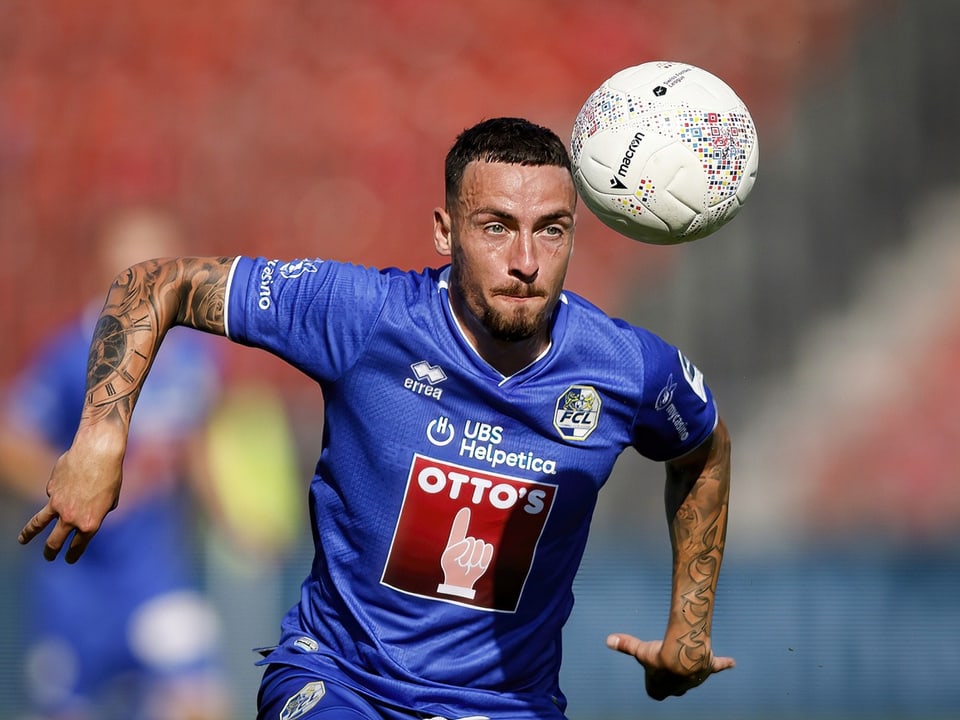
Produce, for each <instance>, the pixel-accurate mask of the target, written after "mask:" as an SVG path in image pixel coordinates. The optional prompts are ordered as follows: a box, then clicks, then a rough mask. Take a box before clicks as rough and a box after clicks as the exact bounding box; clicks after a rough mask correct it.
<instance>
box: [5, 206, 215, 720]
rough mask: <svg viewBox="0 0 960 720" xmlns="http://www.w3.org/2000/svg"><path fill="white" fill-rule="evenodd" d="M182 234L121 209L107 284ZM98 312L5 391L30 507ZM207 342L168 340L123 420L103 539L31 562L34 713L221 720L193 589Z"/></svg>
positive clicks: (169, 221)
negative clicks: (119, 489)
mask: <svg viewBox="0 0 960 720" xmlns="http://www.w3.org/2000/svg"><path fill="white" fill-rule="evenodd" d="M182 240H183V238H182V235H181V229H180V228H179V227H178V225H177V223H176V222H175V220H174V219H173V218H172V217H171V216H169V215H168V214H166V213H164V212H162V211H160V210H157V209H152V208H149V207H130V208H125V209H122V210H119V211H117V212H116V213H115V214H112V215H111V216H110V217H109V218H108V219H107V221H106V222H105V223H104V224H103V226H102V228H101V229H100V231H99V233H98V235H97V237H96V243H95V245H96V246H95V249H94V256H95V257H94V260H95V262H96V263H97V268H98V272H101V273H102V274H103V276H104V278H105V280H104V282H109V280H108V279H106V278H113V277H114V275H115V274H116V272H118V271H119V270H122V269H123V268H125V267H127V266H129V265H130V264H132V263H134V262H138V261H140V260H144V259H148V258H156V257H169V256H171V255H177V254H179V253H181V252H182V251H183V242H182ZM101 307H102V299H100V300H98V301H96V302H94V303H91V305H90V306H88V307H87V308H85V310H84V311H83V312H82V313H81V315H80V316H79V317H77V318H76V319H75V320H74V321H73V322H71V323H70V324H68V325H67V326H66V327H64V328H62V329H60V330H58V331H57V332H55V333H54V334H53V335H52V336H51V337H50V338H49V339H48V340H47V341H46V343H45V344H44V345H43V347H42V348H40V350H39V352H38V354H37V355H36V357H35V358H34V360H33V361H32V362H31V363H30V365H29V367H27V368H26V369H25V370H24V371H23V372H22V373H21V374H20V376H19V377H18V378H16V379H15V381H14V383H13V385H12V387H11V388H10V389H9V390H10V392H9V397H8V400H7V402H6V405H5V408H4V414H3V428H2V434H0V477H2V479H3V481H4V482H5V484H6V485H7V486H8V487H12V488H14V489H15V490H16V491H18V492H19V494H21V495H22V496H23V497H25V498H27V499H29V500H30V502H36V501H37V500H38V499H40V498H43V497H44V477H45V476H46V475H47V474H48V470H47V468H48V467H49V465H50V464H51V463H53V462H55V460H56V458H57V457H58V456H59V455H60V454H61V453H63V452H64V451H65V450H67V448H69V447H70V444H71V442H72V439H73V436H74V433H75V432H76V430H77V425H78V423H79V422H80V416H81V408H82V405H83V401H84V396H85V389H84V388H85V382H86V376H87V359H88V356H89V350H90V337H91V335H92V333H93V329H94V327H95V326H96V324H97V316H98V315H99V311H100V308H101ZM101 329H103V328H102V326H101ZM118 330H119V331H120V332H122V330H120V329H118ZM217 349H218V348H211V343H210V342H209V338H208V337H207V336H204V335H202V334H200V333H189V332H186V331H183V330H178V331H175V332H172V333H171V334H170V335H169V337H168V338H167V340H166V342H165V343H164V347H163V352H162V353H160V354H159V355H158V356H157V358H156V362H155V363H154V366H153V370H152V372H151V375H150V380H149V382H147V383H146V384H145V386H144V388H143V393H142V396H141V398H140V404H139V406H138V412H137V419H136V420H135V421H134V422H133V423H132V424H131V425H130V435H129V443H128V445H127V447H126V457H125V460H124V466H125V471H126V472H125V480H126V482H125V487H124V499H123V502H122V503H120V505H119V506H118V507H117V509H116V512H114V513H112V514H111V515H110V517H109V518H108V519H107V520H106V521H105V522H104V523H103V526H102V528H101V535H102V537H103V539H104V540H105V542H103V543H99V544H98V545H97V547H95V548H91V549H90V552H89V553H87V556H86V557H85V558H84V562H83V563H80V564H79V565H76V566H71V567H68V566H63V565H59V566H58V565H56V564H49V563H39V564H37V563H32V564H30V565H29V566H28V569H27V577H26V582H25V586H24V592H23V606H24V610H25V613H26V625H25V628H24V636H25V638H26V643H27V644H26V647H25V649H24V657H25V666H26V671H27V673H26V674H27V686H28V687H27V689H28V695H29V698H30V702H31V711H32V712H33V713H34V714H33V715H32V716H31V717H39V718H51V719H60V718H64V719H65V718H69V719H70V720H87V719H88V718H89V720H105V719H110V720H112V719H113V718H117V719H118V720H119V719H120V718H124V719H126V720H130V719H141V718H142V719H144V720H174V719H177V720H182V719H183V718H194V719H197V720H201V719H202V720H208V719H209V720H214V719H217V718H226V717H227V714H226V695H225V690H224V687H225V686H224V684H223V681H222V678H221V676H220V672H219V670H218V661H217V657H216V655H217V652H218V648H219V644H218V623H217V616H216V614H215V613H214V611H213V610H212V608H211V607H210V605H209V604H208V603H207V601H206V600H205V599H204V597H203V596H202V595H201V594H200V593H199V592H198V590H197V586H196V581H197V577H196V571H197V568H196V567H195V563H196V560H197V557H198V553H197V550H196V548H195V547H193V546H192V543H191V540H192V537H191V535H192V532H193V530H194V528H193V527H192V526H193V523H194V515H193V514H192V513H191V511H190V506H189V502H188V501H189V499H190V497H189V490H190V489H194V488H191V486H193V485H195V484H196V483H200V482H202V478H203V475H204V473H203V472H202V470H203V463H202V458H201V457H200V455H199V454H198V450H199V447H200V446H199V442H198V441H199V440H200V438H201V430H202V428H203V427H204V423H205V421H206V418H207V415H208V413H209V412H210V410H211V408H212V407H213V404H214V402H215V400H216V398H217V395H218V391H219V383H220V380H219V374H220V368H219V364H218V362H217V359H216V353H215V352H214V351H215V350H217ZM109 392H110V390H109V389H108V390H107V393H108V394H109ZM196 487H200V485H196ZM206 494H207V493H206V492H205V491H204V492H203V493H202V495H206Z"/></svg>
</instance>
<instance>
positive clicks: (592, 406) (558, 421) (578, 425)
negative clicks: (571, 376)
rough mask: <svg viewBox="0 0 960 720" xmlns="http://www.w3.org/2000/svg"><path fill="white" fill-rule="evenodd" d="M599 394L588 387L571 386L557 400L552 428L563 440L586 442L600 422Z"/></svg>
mask: <svg viewBox="0 0 960 720" xmlns="http://www.w3.org/2000/svg"><path fill="white" fill-rule="evenodd" d="M600 404H601V403H600V394H599V393H598V392H597V391H596V390H594V389H593V388H592V387H590V386H589V385H571V386H570V387H569V388H567V389H566V391H564V393H563V395H561V396H560V397H559V398H558V399H557V407H556V411H555V412H554V414H553V426H554V427H555V428H556V429H557V432H558V433H560V435H561V437H563V438H564V439H565V440H586V439H587V437H588V436H589V435H590V433H592V432H593V431H594V430H596V429H597V423H598V422H599V420H600Z"/></svg>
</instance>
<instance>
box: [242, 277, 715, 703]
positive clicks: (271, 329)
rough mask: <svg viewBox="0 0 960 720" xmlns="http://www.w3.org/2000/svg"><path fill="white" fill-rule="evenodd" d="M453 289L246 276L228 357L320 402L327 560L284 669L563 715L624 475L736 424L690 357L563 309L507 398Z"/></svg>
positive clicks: (405, 281)
mask: <svg viewBox="0 0 960 720" xmlns="http://www.w3.org/2000/svg"><path fill="white" fill-rule="evenodd" d="M447 276H448V269H447V268H444V269H439V270H426V271H424V272H423V273H413V272H403V271H400V270H395V269H389V270H383V271H381V270H375V269H368V268H363V267H358V266H353V265H348V264H342V263H338V262H331V261H321V260H299V261H296V262H287V263H283V262H279V261H276V260H270V261H267V260H265V259H262V258H261V259H251V258H239V259H238V260H237V262H236V264H235V266H234V269H233V271H232V275H231V279H230V284H229V289H228V303H227V308H226V311H227V331H228V335H229V336H230V337H231V338H232V339H234V340H235V341H237V342H240V343H244V344H248V345H253V346H257V347H261V348H264V349H266V350H269V351H270V352H272V353H274V354H276V355H278V356H280V357H282V358H283V359H285V360H286V361H287V362H289V363H291V364H292V365H294V366H296V367H297V368H299V369H301V370H302V371H303V372H304V373H306V374H307V375H308V376H310V377H311V378H313V379H315V380H316V381H317V382H318V384H319V385H320V388H321V389H322V392H323V402H324V428H323V447H322V450H321V453H320V459H319V462H318V463H317V468H316V475H315V476H314V478H313V481H312V484H311V488H310V511H311V517H312V519H313V534H314V543H315V549H316V552H315V559H314V562H313V567H312V570H311V573H310V575H309V576H308V577H307V579H306V580H305V581H304V583H303V586H302V591H301V599H300V602H299V604H297V605H296V606H295V607H294V608H292V609H291V611H290V612H289V613H288V615H287V616H286V618H285V619H284V621H283V626H282V637H281V644H280V647H279V648H278V649H277V650H275V651H274V652H273V654H272V655H271V656H270V657H269V658H268V660H267V662H279V663H288V664H292V665H296V666H299V667H303V668H306V669H309V670H312V671H315V672H317V673H319V674H321V676H322V675H326V676H328V677H335V678H337V679H338V680H339V681H341V682H343V683H345V684H347V685H349V686H352V687H354V688H356V689H358V690H360V691H362V692H365V693H368V694H370V695H373V696H374V697H377V698H380V699H381V700H383V701H385V702H390V703H392V704H394V705H400V706H404V707H409V708H412V709H416V710H418V711H421V712H428V713H436V714H440V715H444V716H447V717H457V716H466V715H471V714H485V715H492V716H496V715H497V714H506V713H511V712H515V713H527V714H529V713H534V714H535V713H536V712H537V708H543V709H544V710H543V714H544V715H549V714H556V712H557V709H558V708H559V709H560V710H562V709H563V708H564V707H565V704H566V701H565V699H564V697H563V695H562V693H561V691H560V688H559V687H558V674H559V667H560V655H561V628H562V626H563V624H564V622H565V621H566V619H567V617H568V615H569V614H570V611H571V607H572V605H573V594H572V590H571V587H572V583H573V579H574V575H575V574H576V571H577V568H578V565H579V563H580V560H581V556H582V554H583V550H584V546H585V543H586V541H587V533H588V530H589V526H590V518H591V515H592V512H593V509H594V506H595V503H596V500H597V493H598V492H599V490H600V488H601V487H602V486H603V484H604V482H605V481H606V480H607V478H608V476H609V475H610V472H611V471H612V469H613V466H614V463H615V461H616V459H617V457H618V456H619V455H620V453H621V452H622V451H623V450H624V449H625V448H627V447H634V448H636V449H637V450H638V451H639V452H641V453H642V454H643V455H645V456H646V457H648V458H651V459H653V460H658V461H662V460H669V459H672V458H676V457H678V456H680V455H682V454H684V453H685V452H687V451H689V450H691V449H693V448H695V447H696V446H697V445H698V444H700V443H701V442H702V441H703V440H705V439H706V438H707V437H708V436H709V435H710V433H711V432H712V431H713V429H714V426H715V424H716V421H717V413H716V409H715V406H714V402H713V398H712V395H711V393H710V391H709V389H708V388H707V386H706V385H705V384H704V381H703V376H702V375H701V373H700V372H699V371H698V370H697V369H696V367H694V365H693V364H692V363H690V362H689V361H688V360H687V359H686V358H685V357H684V356H683V355H682V354H680V352H679V351H678V350H677V349H676V348H675V347H673V346H671V345H669V344H667V343H665V342H664V341H663V340H661V339H660V338H658V337H656V336H655V335H653V334H651V333H650V332H647V331H645V330H642V329H640V328H636V327H633V326H631V325H629V324H627V323H626V322H623V321H620V320H614V319H610V318H608V317H607V316H606V315H605V314H604V313H603V312H601V311H600V310H599V309H598V308H596V307H594V306H592V305H590V304H589V303H587V302H586V301H585V300H583V299H582V298H580V297H578V296H576V295H574V294H572V293H569V292H568V293H564V295H563V297H562V301H561V302H560V303H559V305H558V308H557V311H556V313H555V317H554V319H553V326H552V344H551V346H550V348H549V349H548V350H547V351H546V352H545V353H544V354H543V355H542V356H541V357H540V358H539V359H537V360H536V361H535V362H533V363H532V364H531V365H530V366H528V367H527V368H525V369H524V370H522V371H520V372H518V373H516V374H515V375H512V376H510V377H504V376H503V375H501V374H500V373H499V372H497V371H496V370H495V369H494V368H492V367H491V366H490V365H488V364H487V363H486V362H484V360H483V359H482V358H481V357H480V356H479V355H478V354H477V353H476V351H475V350H474V349H473V348H472V347H471V345H470V344H469V343H468V342H467V340H466V339H465V337H464V335H463V333H462V332H461V331H460V329H459V327H458V325H457V321H456V320H455V318H454V316H453V314H452V311H451V309H450V304H449V298H448V295H447Z"/></svg>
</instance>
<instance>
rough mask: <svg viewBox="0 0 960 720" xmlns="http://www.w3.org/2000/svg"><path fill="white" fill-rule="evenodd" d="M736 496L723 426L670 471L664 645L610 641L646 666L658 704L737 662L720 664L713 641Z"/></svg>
mask: <svg viewBox="0 0 960 720" xmlns="http://www.w3.org/2000/svg"><path fill="white" fill-rule="evenodd" d="M729 496H730V435H729V433H728V432H727V428H726V425H725V424H724V423H723V421H722V420H720V421H719V422H718V424H717V427H716V429H715V430H714V432H713V435H712V436H711V437H710V439H709V440H707V441H706V442H704V443H703V444H702V445H701V446H700V447H699V448H697V449H696V450H694V451H693V452H691V453H689V454H687V455H685V456H684V457H682V458H680V459H678V460H675V461H673V462H669V463H667V483H666V490H665V494H664V499H665V502H666V510H667V520H668V523H669V527H670V542H671V545H672V547H673V583H672V592H671V601H670V617H669V620H668V622H667V629H666V633H665V634H664V639H663V640H662V641H660V640H657V641H644V640H639V639H637V638H635V637H632V636H630V635H624V634H620V633H616V634H613V635H611V636H610V637H609V638H607V644H608V645H609V646H610V647H611V648H613V649H614V650H619V651H620V652H624V653H627V654H628V655H633V656H634V657H635V658H636V659H637V661H638V662H640V663H641V664H642V665H643V666H644V669H645V672H646V687H647V693H648V694H649V695H650V697H652V698H654V699H655V700H663V699H664V698H666V697H668V696H669V695H683V694H684V693H685V692H686V691H687V690H689V689H691V688H694V687H696V686H697V685H700V684H701V683H703V682H704V681H705V680H706V679H707V678H708V677H709V676H710V675H711V674H712V673H715V672H720V671H722V670H727V669H729V668H732V667H733V665H734V662H733V659H732V658H727V657H716V656H714V654H713V649H712V645H711V639H710V631H711V621H712V619H713V603H714V598H715V596H716V592H717V580H718V578H719V575H720V564H721V562H722V560H723V548H724V542H725V539H726V531H727V508H728V501H729Z"/></svg>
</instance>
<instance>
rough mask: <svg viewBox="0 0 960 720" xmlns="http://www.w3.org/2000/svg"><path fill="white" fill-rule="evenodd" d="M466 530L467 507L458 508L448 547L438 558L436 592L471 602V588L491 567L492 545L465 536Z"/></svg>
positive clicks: (467, 521) (473, 593)
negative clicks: (440, 576) (440, 574)
mask: <svg viewBox="0 0 960 720" xmlns="http://www.w3.org/2000/svg"><path fill="white" fill-rule="evenodd" d="M469 527H470V508H460V511H459V512H458V513H457V516H456V517H455V518H454V519H453V525H452V526H451V527H450V538H449V539H448V540H447V548H446V550H444V551H443V555H442V556H441V557H440V567H441V568H442V569H443V582H442V583H440V584H439V585H437V592H439V593H443V594H445V595H456V596H457V597H462V598H467V599H468V600H473V598H474V597H475V596H476V591H475V590H474V589H473V586H474V584H475V583H476V582H477V580H479V579H480V576H481V575H483V574H484V573H485V572H486V571H487V568H488V567H490V560H491V559H492V558H493V545H491V544H490V543H488V542H484V541H483V540H481V539H479V538H475V537H470V536H469V535H467V529H468V528H469Z"/></svg>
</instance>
